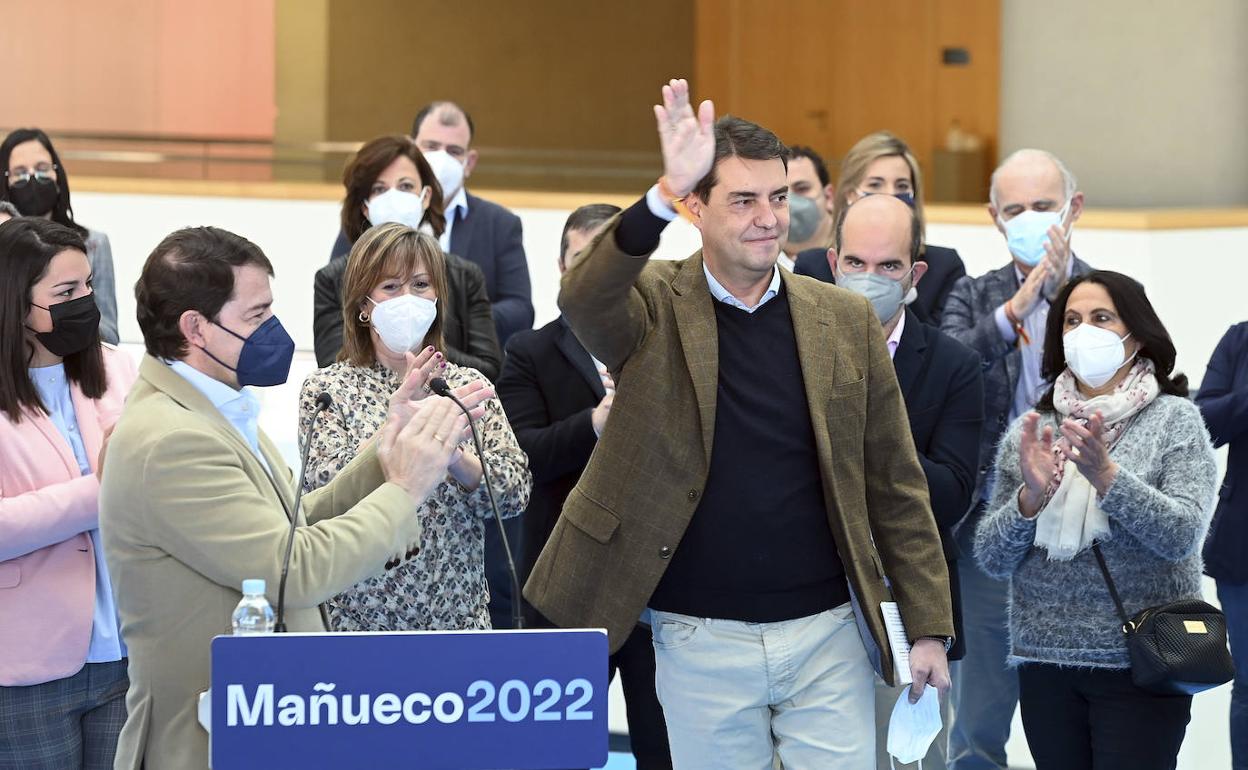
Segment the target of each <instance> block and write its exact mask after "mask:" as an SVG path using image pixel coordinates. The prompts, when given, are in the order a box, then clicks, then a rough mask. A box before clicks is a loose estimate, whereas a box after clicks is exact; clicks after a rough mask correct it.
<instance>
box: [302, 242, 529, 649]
mask: <svg viewBox="0 0 1248 770" xmlns="http://www.w3.org/2000/svg"><path fill="white" fill-rule="evenodd" d="M445 291H446V262H445V260H444V257H443V254H442V250H441V249H440V248H439V246H438V242H437V240H435V239H434V238H433V237H432V236H430V235H427V234H424V233H419V232H417V231H416V230H413V229H412V228H410V227H407V226H404V225H401V224H387V225H382V226H379V227H374V228H372V229H370V230H368V231H367V232H366V233H365V234H364V235H363V236H361V237H360V239H359V240H358V241H357V242H356V244H355V246H354V248H352V250H351V255H350V257H349V258H348V261H347V272H346V276H345V278H344V282H343V297H342V307H343V346H342V352H341V353H339V355H338V361H337V362H336V363H334V364H332V365H330V366H327V367H325V368H324V369H320V370H317V371H316V372H313V373H312V374H311V375H309V377H308V378H307V379H306V380H305V381H304V383H303V391H302V393H301V394H300V399H299V425H300V428H299V430H300V433H303V432H305V431H307V429H308V425H309V424H310V422H311V419H312V415H313V413H314V411H315V409H316V398H317V396H318V395H319V394H320V393H322V392H325V393H329V394H330V395H331V396H332V397H333V399H334V403H333V407H332V408H330V409H329V410H328V411H327V412H326V413H325V414H324V415H322V416H321V417H320V418H319V419H320V423H319V425H318V428H317V431H316V434H315V436H314V437H313V441H312V445H311V447H310V449H309V455H308V467H307V471H306V475H305V477H304V480H303V482H304V488H305V489H308V490H312V489H316V488H318V487H321V486H324V485H325V484H328V483H329V481H330V479H332V478H333V477H334V475H335V474H337V473H338V472H339V471H340V470H342V469H343V468H344V467H346V465H347V463H349V462H350V461H351V459H352V458H353V457H354V456H355V455H356V453H357V451H358V450H359V447H360V446H361V445H363V444H365V443H366V442H368V441H369V440H370V439H371V438H372V436H373V434H374V433H376V432H377V430H378V429H379V428H380V427H381V425H382V423H383V422H385V417H386V405H387V403H388V401H389V398H390V394H392V393H393V392H394V390H395V389H396V388H397V387H398V386H399V383H400V382H401V381H402V379H403V375H404V374H405V373H406V372H407V371H408V370H409V368H411V367H413V366H414V367H417V368H419V369H420V370H421V372H422V373H424V374H425V376H426V377H435V376H441V377H443V378H444V379H445V380H446V381H447V384H449V385H450V386H451V387H452V388H459V387H461V386H465V385H470V384H471V383H474V382H475V381H479V380H483V379H484V378H483V377H482V375H481V373H480V372H478V371H477V370H476V369H470V368H467V367H463V366H458V365H456V364H452V363H450V362H449V361H447V360H446V356H445V354H444V352H443V348H444V346H443V342H442V311H441V307H440V305H439V304H438V302H437V299H438V297H439V296H442V295H443V294H444V293H445ZM426 388H427V386H426ZM426 392H427V389H426ZM477 429H478V430H479V431H480V433H481V442H482V444H483V445H484V448H485V463H484V472H486V473H489V474H490V483H491V484H492V485H493V487H494V494H495V495H496V497H497V500H498V506H499V511H500V513H501V514H502V515H503V516H504V517H511V516H518V515H519V514H520V513H521V512H522V511H523V510H524V508H525V506H526V505H527V504H528V501H529V491H530V489H531V488H532V476H531V475H530V473H529V469H528V458H527V457H525V454H524V452H523V451H521V449H520V446H519V444H518V443H517V442H516V437H515V435H514V434H513V433H512V430H511V426H510V425H509V424H508V423H507V417H506V415H505V414H504V413H503V408H502V406H501V404H500V403H499V401H498V399H497V398H496V397H492V398H490V399H489V400H488V401H486V402H485V404H484V415H483V416H482V417H481V418H480V419H479V420H478V421H477ZM448 470H449V473H448V474H447V477H446V479H445V480H444V481H443V482H442V483H441V484H440V485H439V486H438V487H437V489H435V490H434V492H433V493H432V494H431V495H430V496H429V498H428V500H426V502H425V503H424V504H423V505H422V506H421V509H420V517H421V524H422V525H423V526H424V531H423V532H422V533H421V538H420V552H419V553H418V554H417V555H416V557H415V558H413V559H410V560H408V561H405V562H403V563H402V564H400V565H398V566H397V567H394V568H392V569H389V570H387V571H386V572H384V573H382V574H381V575H378V576H375V577H372V578H369V579H368V580H365V581H364V582H362V583H359V584H357V585H356V586H355V587H354V588H352V589H350V590H349V591H346V592H345V593H342V594H340V595H338V596H337V597H335V598H334V599H332V600H331V601H330V602H329V614H330V619H331V620H332V621H333V625H334V628H335V630H338V631H419V630H456V629H484V628H489V627H490V617H489V613H488V612H487V611H486V604H487V602H488V600H489V593H488V588H487V586H486V582H485V563H484V551H485V530H484V523H485V519H487V518H489V517H492V516H493V512H492V510H491V509H490V503H489V497H488V496H487V493H486V486H485V483H484V480H483V478H482V473H483V468H482V462H481V459H480V458H479V457H477V454H476V451H475V449H474V448H473V443H472V436H471V433H469V432H465V435H464V437H463V441H462V443H461V444H460V447H459V450H458V451H457V453H456V455H455V457H454V459H453V460H452V462H451V465H450V467H449V469H448Z"/></svg>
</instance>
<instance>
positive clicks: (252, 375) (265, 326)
mask: <svg viewBox="0 0 1248 770" xmlns="http://www.w3.org/2000/svg"><path fill="white" fill-rule="evenodd" d="M212 323H213V324H215V325H216V326H218V327H220V328H222V329H225V330H226V331H227V332H229V333H230V334H232V335H234V336H235V337H237V338H238V339H240V340H242V341H243V349H242V351H241V352H240V353H239V354H238V367H237V368H235V367H233V366H230V365H229V364H227V363H225V362H224V361H222V360H221V359H219V358H217V357H216V356H214V355H213V354H211V353H208V350H207V349H206V348H200V350H203V351H204V352H205V353H208V357H209V358H211V359H212V360H213V361H216V362H217V363H219V364H221V365H222V366H224V367H225V368H226V369H229V370H230V371H232V372H234V373H235V374H236V375H238V386H239V387H240V388H241V387H243V386H245V385H256V386H258V387H261V388H267V387H269V386H271V385H282V384H283V383H285V382H286V378H287V377H289V376H290V362H291V361H292V360H294V357H295V341H294V340H292V339H291V338H290V335H289V334H287V333H286V329H285V328H283V327H282V322H281V321H279V320H277V316H275V315H274V316H269V320H267V321H265V322H264V323H262V324H260V326H259V327H258V328H257V329H256V330H255V331H254V332H252V333H251V336H249V337H243V336H242V335H240V334H235V333H234V332H233V331H230V330H229V329H226V327H224V326H221V324H219V323H217V322H216V321H213V322H212Z"/></svg>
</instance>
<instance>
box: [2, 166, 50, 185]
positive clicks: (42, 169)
mask: <svg viewBox="0 0 1248 770" xmlns="http://www.w3.org/2000/svg"><path fill="white" fill-rule="evenodd" d="M56 168H57V167H56V164H54V163H40V164H39V165H37V166H35V168H34V170H33V171H32V170H31V169H28V168H18V169H17V170H15V171H6V172H4V175H5V176H6V177H8V178H9V184H10V185H13V186H17V185H24V184H26V183H27V182H29V181H30V180H31V179H34V180H35V181H36V182H42V183H44V184H46V183H48V182H52V181H55V179H56Z"/></svg>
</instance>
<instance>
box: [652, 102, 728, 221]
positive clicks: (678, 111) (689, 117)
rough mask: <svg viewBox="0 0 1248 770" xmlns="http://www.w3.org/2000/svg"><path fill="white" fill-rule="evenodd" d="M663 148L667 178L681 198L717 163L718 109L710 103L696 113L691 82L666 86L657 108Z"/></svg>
mask: <svg viewBox="0 0 1248 770" xmlns="http://www.w3.org/2000/svg"><path fill="white" fill-rule="evenodd" d="M654 119H655V121H656V122H657V123H658V127H659V145H660V147H662V149H663V178H664V180H665V181H666V183H667V186H668V188H669V190H670V191H671V192H672V194H674V195H676V196H677V197H682V198H683V197H684V196H686V195H688V194H689V193H691V192H693V188H694V187H696V186H697V184H698V182H699V181H701V179H702V177H704V176H706V175H707V174H708V173H710V171H711V167H712V166H713V165H714V163H715V132H714V130H713V128H712V126H713V124H714V123H715V106H714V105H713V104H711V102H710V100H707V101H704V102H702V104H700V105H699V106H698V113H697V114H696V115H695V114H694V113H693V107H692V106H691V105H690V104H689V83H688V82H687V81H685V80H672V81H671V82H670V83H668V84H667V85H665V86H663V103H662V104H656V105H654Z"/></svg>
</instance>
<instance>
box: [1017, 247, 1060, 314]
mask: <svg viewBox="0 0 1248 770" xmlns="http://www.w3.org/2000/svg"><path fill="white" fill-rule="evenodd" d="M1045 248H1046V249H1047V248H1048V246H1047V245H1046V246H1045ZM1052 271H1053V265H1052V264H1051V263H1050V261H1049V258H1048V257H1047V256H1046V257H1045V258H1044V259H1042V260H1040V264H1038V265H1036V266H1035V267H1033V268H1032V269H1031V272H1030V273H1028V274H1027V277H1026V278H1025V279H1024V280H1023V284H1022V286H1019V287H1018V291H1016V292H1014V296H1013V297H1011V298H1010V304H1009V308H1008V309H1009V310H1012V311H1013V312H1014V315H1016V316H1017V317H1018V318H1019V319H1020V320H1021V319H1023V318H1026V317H1027V316H1029V315H1031V313H1032V311H1033V310H1035V309H1036V306H1037V305H1039V304H1040V297H1041V296H1042V294H1041V291H1042V290H1043V289H1044V287H1045V285H1046V284H1047V283H1048V280H1049V276H1050V274H1051V273H1052Z"/></svg>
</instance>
